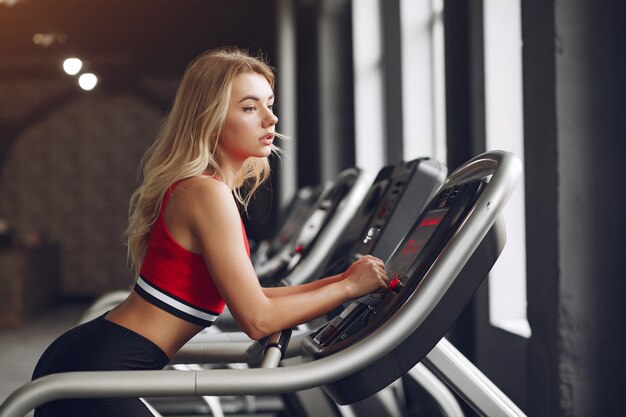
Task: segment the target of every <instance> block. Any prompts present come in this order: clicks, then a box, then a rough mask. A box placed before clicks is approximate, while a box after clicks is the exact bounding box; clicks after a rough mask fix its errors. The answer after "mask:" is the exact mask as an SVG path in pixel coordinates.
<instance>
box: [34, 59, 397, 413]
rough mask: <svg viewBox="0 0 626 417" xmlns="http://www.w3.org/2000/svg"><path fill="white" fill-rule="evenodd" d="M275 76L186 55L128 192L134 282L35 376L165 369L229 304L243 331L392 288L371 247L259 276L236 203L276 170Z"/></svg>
mask: <svg viewBox="0 0 626 417" xmlns="http://www.w3.org/2000/svg"><path fill="white" fill-rule="evenodd" d="M273 83H274V76H273V73H272V71H271V69H270V68H269V67H268V66H267V65H266V64H265V63H264V62H263V61H261V60H260V59H257V58H253V57H250V56H248V55H247V54H245V53H244V52H242V51H239V50H219V51H212V52H208V53H205V54H203V55H201V56H199V57H198V58H196V59H195V60H194V61H193V62H192V63H191V64H190V65H189V67H188V68H187V70H186V72H185V74H184V76H183V79H182V81H181V84H180V86H179V89H178V92H177V95H176V99H175V101H174V105H173V107H172V109H171V111H170V113H169V115H168V117H167V118H166V120H165V123H164V125H163V128H162V131H161V133H160V135H159V137H158V138H157V140H156V142H155V144H154V145H153V146H152V147H151V148H150V149H149V150H148V152H147V153H146V155H145V156H144V159H143V183H142V184H141V186H140V187H139V188H138V189H137V190H136V191H135V193H134V194H133V196H132V198H131V205H130V222H129V226H128V230H127V234H128V252H129V257H130V259H131V261H132V264H133V267H134V268H135V270H136V271H137V272H138V278H137V281H136V284H135V287H134V291H132V292H131V294H130V295H129V297H128V298H127V299H126V300H125V301H124V302H123V303H122V304H121V305H119V306H118V307H116V308H115V309H113V310H111V311H110V312H108V313H107V314H105V315H104V316H102V317H100V318H98V319H96V320H94V321H92V322H89V323H86V324H84V325H81V326H78V327H76V328H74V329H72V330H70V331H69V332H67V333H66V334H64V335H63V336H61V337H60V338H59V339H57V340H56V341H55V342H54V343H53V344H52V345H51V346H50V347H49V348H48V349H47V350H46V352H45V353H44V355H43V356H42V358H41V359H40V361H39V363H38V364H37V367H36V369H35V372H34V374H33V378H38V377H41V376H43V375H47V374H51V373H56V372H69V371H79V370H81V371H94V370H126V369H143V370H146V369H155V370H156V369H162V368H163V367H164V366H165V365H166V364H167V363H168V361H169V358H171V357H172V355H174V353H176V351H178V350H179V349H180V348H181V347H182V346H183V345H184V344H185V343H186V342H187V341H188V340H189V339H191V338H192V337H193V336H194V335H195V334H196V333H198V332H199V331H200V330H202V329H203V328H204V327H207V326H210V325H211V323H212V322H213V321H214V320H215V318H216V317H217V316H218V315H219V314H220V313H221V312H222V310H223V309H224V304H227V305H228V307H229V309H230V311H231V312H232V314H233V316H234V318H235V319H236V321H237V322H238V324H239V325H240V327H241V329H242V330H243V331H244V332H246V334H248V336H250V337H251V338H253V339H258V338H261V337H263V336H266V335H268V334H271V333H273V332H275V331H278V330H281V329H284V328H290V327H293V326H296V325H298V324H300V323H304V322H307V321H310V320H312V319H314V318H316V317H318V316H320V315H322V314H324V313H326V312H328V311H330V310H332V309H334V308H335V307H337V306H339V305H341V304H342V303H344V302H346V301H347V300H350V299H352V298H356V297H360V296H362V295H365V294H368V293H370V292H372V291H375V290H378V289H381V288H384V287H385V285H386V282H387V276H386V274H385V271H384V265H383V262H382V261H380V260H379V259H376V258H373V257H369V256H366V257H364V258H362V259H360V260H359V261H357V262H355V263H354V264H352V265H351V266H350V267H349V268H348V270H346V271H345V272H344V273H342V274H339V275H336V276H331V277H327V278H324V279H321V280H318V281H315V282H312V283H308V284H304V285H301V286H294V287H282V288H262V287H261V286H260V284H259V281H258V279H257V277H256V275H255V273H254V269H253V267H252V264H251V262H250V259H249V255H250V254H249V248H248V245H247V239H246V234H245V230H244V228H243V223H242V221H241V218H240V215H239V209H238V206H237V204H238V203H239V204H241V205H243V206H244V207H245V206H246V205H247V203H248V202H249V200H250V197H251V195H252V193H253V192H254V190H255V189H256V188H258V187H259V185H260V184H261V183H262V182H263V181H264V180H265V179H266V178H267V176H268V175H269V164H268V160H267V157H268V156H269V155H270V153H271V152H272V151H273V150H274V149H275V148H274V144H273V141H274V138H275V137H276V131H275V127H276V123H277V121H278V119H277V117H276V116H275V115H274V113H273V110H272V109H273V103H274V94H273V91H272V89H273ZM36 415H37V416H61V415H63V416H69V415H72V416H78V415H90V416H95V415H98V416H100V415H102V416H117V417H119V416H126V415H127V416H144V415H145V416H150V415H151V413H150V412H149V411H148V410H147V408H146V407H145V406H144V405H143V403H142V402H141V401H140V400H139V399H137V398H118V399H93V400H91V399H90V400H62V401H56V402H52V403H50V404H47V405H45V406H43V407H40V408H39V409H37V411H36Z"/></svg>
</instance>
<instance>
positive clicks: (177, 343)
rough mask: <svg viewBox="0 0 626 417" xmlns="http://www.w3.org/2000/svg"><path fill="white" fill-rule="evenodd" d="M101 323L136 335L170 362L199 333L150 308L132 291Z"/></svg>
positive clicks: (154, 308) (191, 327) (186, 324)
mask: <svg viewBox="0 0 626 417" xmlns="http://www.w3.org/2000/svg"><path fill="white" fill-rule="evenodd" d="M105 319H106V320H109V321H111V322H113V323H116V324H119V325H120V326H123V327H126V328H127V329H130V330H132V331H134V332H135V333H139V334H140V335H142V336H143V337H145V338H146V339H148V340H150V341H151V342H153V343H154V344H156V345H157V346H158V347H160V348H161V350H163V352H165V353H166V354H167V356H168V357H170V358H171V357H172V356H173V355H174V354H175V353H176V352H177V351H178V350H179V349H180V348H181V347H182V346H183V345H184V344H185V343H187V342H188V341H189V339H191V338H192V337H193V336H194V335H196V334H197V333H198V332H199V331H200V330H202V327H201V326H198V325H196V324H193V323H189V322H188V321H185V320H183V319H180V318H178V317H176V316H174V315H172V314H170V313H168V312H166V311H164V310H161V309H160V308H158V307H156V306H154V305H152V304H150V303H149V302H147V301H146V300H144V299H143V298H141V297H140V296H139V295H138V294H137V293H136V292H134V291H132V292H131V294H130V295H129V296H128V298H127V299H126V300H125V301H124V302H123V303H122V304H120V305H118V306H117V307H115V308H114V309H113V310H111V311H110V312H108V313H107V315H106V316H105Z"/></svg>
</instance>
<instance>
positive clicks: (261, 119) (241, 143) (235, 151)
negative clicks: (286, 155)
mask: <svg viewBox="0 0 626 417" xmlns="http://www.w3.org/2000/svg"><path fill="white" fill-rule="evenodd" d="M273 105H274V92H273V91H272V88H271V86H270V84H269V82H268V81H267V80H266V79H265V77H264V76H262V75H261V74H257V73H254V72H250V73H242V74H239V75H238V76H237V77H236V78H235V80H234V82H233V86H232V90H231V97H230V104H229V107H228V113H227V115H226V122H225V123H224V127H223V129H222V136H221V138H220V149H221V156H222V158H227V159H228V160H230V161H231V162H233V163H242V162H243V161H245V160H246V159H247V158H249V157H267V156H269V154H270V152H271V145H272V142H273V141H274V131H275V130H274V128H275V126H276V123H277V122H278V118H277V117H276V116H275V115H274V112H273V110H272V108H273Z"/></svg>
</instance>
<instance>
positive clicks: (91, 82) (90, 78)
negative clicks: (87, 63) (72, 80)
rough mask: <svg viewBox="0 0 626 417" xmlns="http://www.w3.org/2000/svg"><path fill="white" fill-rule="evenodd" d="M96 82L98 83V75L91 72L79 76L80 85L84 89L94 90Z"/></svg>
mask: <svg viewBox="0 0 626 417" xmlns="http://www.w3.org/2000/svg"><path fill="white" fill-rule="evenodd" d="M96 84H98V77H96V76H95V74H92V73H90V72H86V73H84V74H81V76H80V77H78V85H80V88H82V89H83V90H87V91H89V90H93V89H94V87H95V86H96Z"/></svg>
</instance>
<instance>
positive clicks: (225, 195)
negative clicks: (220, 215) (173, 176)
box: [171, 175, 235, 213]
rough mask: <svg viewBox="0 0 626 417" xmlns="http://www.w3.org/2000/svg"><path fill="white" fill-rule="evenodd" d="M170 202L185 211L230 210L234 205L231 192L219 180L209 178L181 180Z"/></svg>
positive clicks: (198, 177)
mask: <svg viewBox="0 0 626 417" xmlns="http://www.w3.org/2000/svg"><path fill="white" fill-rule="evenodd" d="M171 201H172V202H174V205H176V206H179V207H180V208H182V209H183V210H185V211H188V210H192V211H194V210H195V209H199V210H202V211H203V212H205V213H206V211H207V210H209V211H212V210H222V209H224V208H228V209H231V208H232V207H233V205H234V204H235V202H234V198H233V196H232V193H231V190H230V189H229V188H228V186H227V185H226V184H225V183H224V182H223V181H221V180H219V179H217V178H215V177H209V176H204V175H201V176H195V177H190V178H185V179H183V180H181V181H180V182H179V183H178V185H177V186H176V188H175V189H174V190H173V192H172V197H171Z"/></svg>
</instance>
